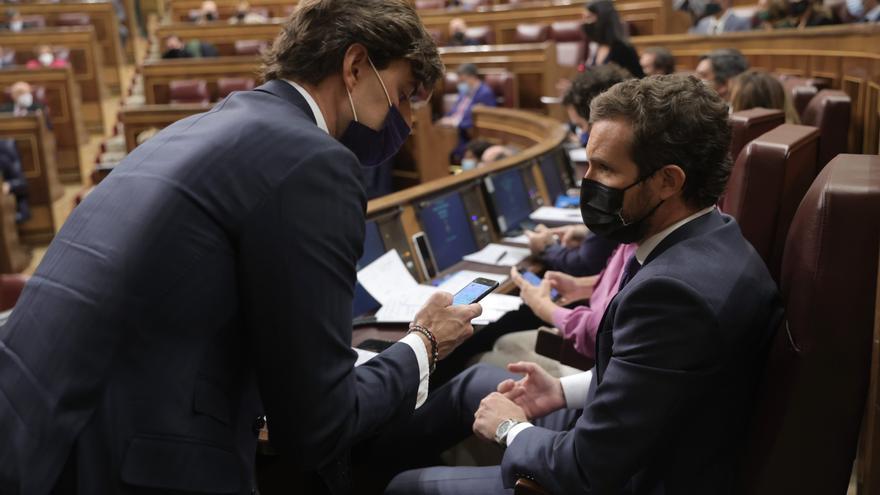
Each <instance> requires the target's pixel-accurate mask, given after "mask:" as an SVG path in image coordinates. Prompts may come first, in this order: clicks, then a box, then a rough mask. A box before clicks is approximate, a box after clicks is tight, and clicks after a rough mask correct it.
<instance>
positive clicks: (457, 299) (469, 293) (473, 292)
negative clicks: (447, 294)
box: [452, 278, 498, 304]
mask: <svg viewBox="0 0 880 495" xmlns="http://www.w3.org/2000/svg"><path fill="white" fill-rule="evenodd" d="M497 288H498V282H496V281H494V280H489V279H488V278H475V279H474V280H473V281H472V282H471V283H469V284H467V285H466V286H464V288H463V289H461V290H460V291H458V292H456V293H455V295H454V296H452V304H473V303H475V302H479V301H480V300H481V299H483V298H484V297H486V296H487V295H489V293H490V292H492V291H493V290H495V289H497Z"/></svg>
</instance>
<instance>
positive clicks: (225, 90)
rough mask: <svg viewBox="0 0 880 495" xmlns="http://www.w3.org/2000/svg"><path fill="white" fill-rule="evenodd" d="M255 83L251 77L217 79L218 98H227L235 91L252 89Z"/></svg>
mask: <svg viewBox="0 0 880 495" xmlns="http://www.w3.org/2000/svg"><path fill="white" fill-rule="evenodd" d="M255 84H256V83H255V81H254V80H253V79H252V78H250V77H221V78H220V79H218V80H217V98H218V99H220V98H226V97H227V96H229V93H232V92H233V91H250V90H252V89H254V85H255Z"/></svg>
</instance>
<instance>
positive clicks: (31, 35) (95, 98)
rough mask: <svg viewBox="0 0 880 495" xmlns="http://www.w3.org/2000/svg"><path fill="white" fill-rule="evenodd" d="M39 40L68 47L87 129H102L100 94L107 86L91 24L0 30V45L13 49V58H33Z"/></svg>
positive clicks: (101, 95)
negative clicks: (13, 30)
mask: <svg viewBox="0 0 880 495" xmlns="http://www.w3.org/2000/svg"><path fill="white" fill-rule="evenodd" d="M40 44H48V45H53V46H64V47H67V48H68V49H69V50H70V65H71V68H72V69H73V78H74V80H75V81H76V83H77V84H78V85H79V96H80V98H81V99H82V100H81V101H82V105H81V111H82V115H83V119H84V122H85V125H86V127H87V128H88V129H89V130H90V131H95V132H100V133H103V132H104V110H103V107H102V105H103V98H104V96H105V93H106V90H105V87H104V76H103V73H102V71H101V70H99V68H100V67H101V60H102V58H101V57H102V54H101V50H100V48H99V46H98V41H97V38H95V32H94V28H93V27H91V26H84V27H70V28H46V29H29V30H26V31H23V32H20V33H10V32H9V31H0V46H2V47H4V48H11V49H13V50H15V52H16V53H15V56H16V61H17V62H18V63H25V62H27V60H28V59H31V58H33V49H34V47H36V46H38V45H40Z"/></svg>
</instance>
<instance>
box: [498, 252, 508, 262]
mask: <svg viewBox="0 0 880 495" xmlns="http://www.w3.org/2000/svg"><path fill="white" fill-rule="evenodd" d="M505 256H507V251H504V252H502V253H501V256H499V257H498V259H497V260H495V263H498V262H499V261H501V260H503V259H504V257H505Z"/></svg>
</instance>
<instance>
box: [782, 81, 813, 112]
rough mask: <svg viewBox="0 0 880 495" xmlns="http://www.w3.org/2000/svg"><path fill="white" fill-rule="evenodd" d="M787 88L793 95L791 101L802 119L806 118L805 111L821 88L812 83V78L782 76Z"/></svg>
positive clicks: (783, 83) (790, 94)
mask: <svg viewBox="0 0 880 495" xmlns="http://www.w3.org/2000/svg"><path fill="white" fill-rule="evenodd" d="M780 79H781V81H782V85H783V86H784V87H785V90H786V91H787V92H788V94H789V96H791V103H792V105H794V109H795V111H796V112H797V114H798V117H800V118H801V119H803V118H804V111H805V110H806V109H807V105H809V104H810V100H812V99H813V97H814V96H816V94H817V93H818V92H819V88H817V87H816V86H813V85H812V84H811V82H812V80H811V79H805V78H802V77H785V78H780Z"/></svg>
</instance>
